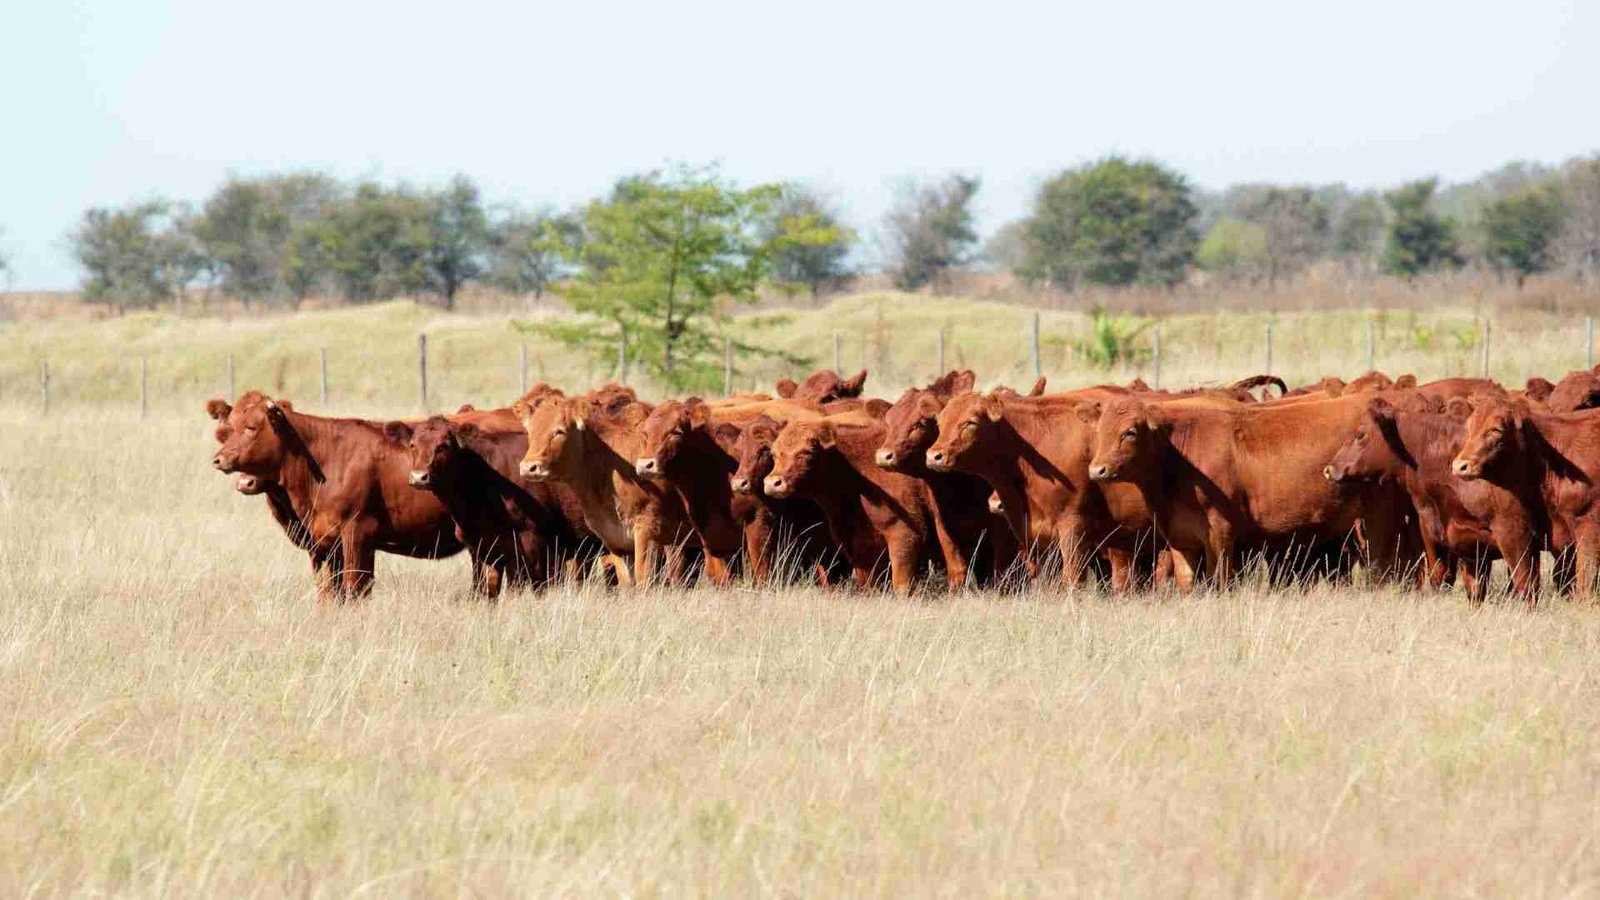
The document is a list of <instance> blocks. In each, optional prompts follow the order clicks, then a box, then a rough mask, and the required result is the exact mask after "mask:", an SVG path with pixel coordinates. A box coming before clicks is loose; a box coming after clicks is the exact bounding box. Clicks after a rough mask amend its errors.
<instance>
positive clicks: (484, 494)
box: [435, 446, 514, 531]
mask: <svg viewBox="0 0 1600 900" xmlns="http://www.w3.org/2000/svg"><path fill="white" fill-rule="evenodd" d="M456 465H457V467H458V469H459V471H457V472H455V473H453V474H452V477H451V482H452V483H451V484H449V485H447V486H446V489H445V490H444V491H443V492H440V493H436V494H435V496H437V497H438V498H439V502H440V503H441V504H442V505H443V506H444V508H445V511H446V512H448V513H449V514H450V518H452V519H455V520H456V523H457V524H458V525H466V526H468V527H469V528H471V529H473V530H475V531H481V530H482V528H483V526H484V525H485V524H486V523H491V522H492V521H493V520H494V517H495V512H496V511H497V510H503V509H504V503H505V499H506V497H507V495H508V493H509V489H512V488H514V485H512V484H511V482H510V480H509V479H507V478H506V477H505V476H503V475H501V474H500V473H499V472H497V471H495V468H494V466H491V465H489V461H488V460H486V459H484V458H483V457H482V456H481V455H480V454H479V453H478V451H476V450H473V449H470V448H468V447H465V446H463V447H462V448H461V450H460V453H459V455H458V457H457V463H456Z"/></svg>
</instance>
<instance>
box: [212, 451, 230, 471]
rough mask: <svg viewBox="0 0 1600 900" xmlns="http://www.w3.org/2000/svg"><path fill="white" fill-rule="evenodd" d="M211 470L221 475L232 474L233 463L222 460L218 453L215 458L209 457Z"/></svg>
mask: <svg viewBox="0 0 1600 900" xmlns="http://www.w3.org/2000/svg"><path fill="white" fill-rule="evenodd" d="M211 468H213V469H216V470H217V471H218V472H223V473H227V472H232V471H233V461H232V460H229V459H226V458H224V457H223V455H222V454H220V453H218V454H217V455H216V456H213V457H211Z"/></svg>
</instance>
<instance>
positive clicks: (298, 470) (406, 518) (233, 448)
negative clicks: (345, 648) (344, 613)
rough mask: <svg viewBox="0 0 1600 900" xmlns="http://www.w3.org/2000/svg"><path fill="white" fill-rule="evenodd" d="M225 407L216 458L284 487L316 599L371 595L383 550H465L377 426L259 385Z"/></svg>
mask: <svg viewBox="0 0 1600 900" xmlns="http://www.w3.org/2000/svg"><path fill="white" fill-rule="evenodd" d="M217 404H218V401H213V403H211V404H208V410H209V411H212V412H213V414H214V415H216V414H220V413H222V412H223V410H222V407H223V406H226V405H227V404H226V402H225V401H224V402H222V403H221V405H217ZM226 412H227V414H226V416H225V417H224V418H223V420H222V421H221V423H220V424H219V425H218V426H217V439H218V440H219V441H220V442H221V444H222V446H221V448H220V449H219V450H218V451H217V454H216V456H215V457H214V458H213V459H212V465H213V466H214V467H215V468H216V469H217V470H219V471H222V472H228V473H240V474H243V475H246V476H250V477H252V478H254V479H257V481H256V482H255V484H254V485H252V487H254V488H256V489H261V490H266V491H270V492H272V493H274V494H275V493H276V491H277V490H279V489H281V491H282V494H281V495H279V496H281V497H282V498H284V499H285V500H286V501H287V504H288V507H289V508H290V509H292V510H293V518H294V520H295V523H294V524H295V525H296V527H298V528H300V529H303V534H302V535H301V537H300V539H297V540H296V541H295V542H296V544H297V545H298V546H301V547H302V548H304V549H306V551H307V552H308V553H309V554H310V556H311V564H312V571H313V573H314V574H316V575H317V578H318V591H319V594H321V595H322V596H324V597H330V596H334V595H340V596H344V597H359V596H364V595H366V594H367V593H369V592H370V591H371V590H372V576H373V563H374V560H375V557H376V554H377V552H378V551H380V550H382V551H384V552H386V553H395V554H399V555H402V556H413V557H419V558H424V559H438V558H441V557H445V556H450V555H452V554H454V553H457V552H459V551H460V550H461V543H460V542H459V541H457V540H456V536H455V526H454V523H452V522H451V520H450V516H449V513H448V512H446V510H445V509H444V506H443V505H442V504H440V503H439V501H438V500H437V499H436V498H434V497H432V496H430V495H428V494H424V493H421V492H419V491H415V490H412V489H411V487H410V486H409V485H408V484H407V476H408V474H409V471H410V466H409V460H408V459H407V454H406V453H405V452H404V450H403V448H401V447H397V446H396V445H395V444H394V443H393V442H392V441H391V440H390V439H389V438H388V437H387V436H386V435H385V434H384V431H383V426H382V424H380V423H376V422H368V421H365V420H361V419H330V418H324V417H321V416H310V415H306V414H304V413H299V412H296V411H295V410H294V408H293V406H291V405H290V404H289V402H288V401H274V400H273V399H272V398H270V397H268V396H267V395H265V394H263V393H261V392H259V391H248V392H246V393H245V394H244V395H243V396H241V397H240V398H239V402H238V403H237V404H234V405H233V406H231V407H228V408H227V411H226ZM469 415H470V416H476V417H484V416H486V415H493V414H492V413H490V414H484V413H471V414H469ZM262 482H268V483H270V484H272V485H275V486H276V487H275V488H270V489H269V488H263V487H261V483H262ZM278 514H279V510H278V509H276V508H275V510H274V515H275V517H276V516H278ZM280 524H284V523H283V519H282V518H280ZM285 530H286V531H292V529H290V528H289V527H287V526H286V527H285ZM294 537H295V536H294V535H293V534H291V538H292V539H293V538H294ZM335 581H337V584H335V583H334V582H335Z"/></svg>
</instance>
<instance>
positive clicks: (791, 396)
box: [777, 369, 867, 403]
mask: <svg viewBox="0 0 1600 900" xmlns="http://www.w3.org/2000/svg"><path fill="white" fill-rule="evenodd" d="M866 384H867V370H866V369H862V370H861V371H860V372H857V373H856V374H855V375H854V376H853V377H850V378H843V377H840V375H839V373H838V372H834V371H831V370H829V369H823V370H821V371H817V372H812V373H811V374H810V375H807V376H806V380H805V381H802V382H800V383H798V384H796V383H795V382H794V381H793V380H791V379H788V378H780V379H779V380H778V384H777V391H778V396H779V397H781V398H783V399H785V400H804V401H810V402H812V403H831V402H832V401H834V400H847V399H849V398H851V397H859V396H861V389H862V388H863V387H865V386H866Z"/></svg>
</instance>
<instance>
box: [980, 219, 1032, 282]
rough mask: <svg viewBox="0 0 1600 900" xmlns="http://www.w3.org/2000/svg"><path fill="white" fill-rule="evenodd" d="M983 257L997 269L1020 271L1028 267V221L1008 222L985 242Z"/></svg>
mask: <svg viewBox="0 0 1600 900" xmlns="http://www.w3.org/2000/svg"><path fill="white" fill-rule="evenodd" d="M983 258H984V259H985V260H987V261H988V263H989V264H990V265H992V266H994V267H995V268H997V269H1001V270H1003V271H1008V272H1020V271H1023V270H1025V269H1026V268H1027V267H1028V223H1027V222H1023V221H1017V222H1007V223H1006V224H1004V225H1001V226H1000V227H999V228H997V229H995V232H994V234H991V235H989V239H988V240H987V241H984V242H983Z"/></svg>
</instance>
